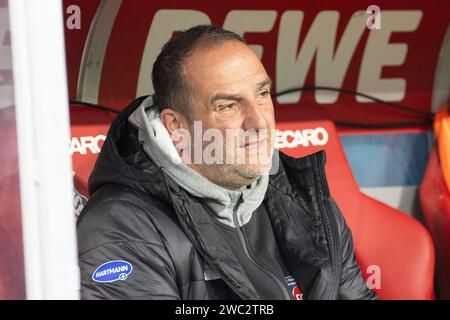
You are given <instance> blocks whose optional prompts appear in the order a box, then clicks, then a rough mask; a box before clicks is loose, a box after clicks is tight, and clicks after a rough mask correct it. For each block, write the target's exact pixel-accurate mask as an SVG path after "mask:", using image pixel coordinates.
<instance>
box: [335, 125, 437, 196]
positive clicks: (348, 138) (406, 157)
mask: <svg viewBox="0 0 450 320" xmlns="http://www.w3.org/2000/svg"><path fill="white" fill-rule="evenodd" d="M340 140H341V143H342V145H343V147H344V151H345V154H346V156H347V159H348V161H349V164H350V166H351V168H352V171H353V175H354V176H355V179H356V181H357V182H358V185H359V187H360V188H367V187H386V186H417V185H419V184H420V182H421V181H422V177H423V174H424V171H425V168H426V165H427V162H428V156H429V153H430V151H431V148H432V144H433V133H432V132H431V131H430V132H420V133H400V134H398V133H389V134H362V135H341V136H340Z"/></svg>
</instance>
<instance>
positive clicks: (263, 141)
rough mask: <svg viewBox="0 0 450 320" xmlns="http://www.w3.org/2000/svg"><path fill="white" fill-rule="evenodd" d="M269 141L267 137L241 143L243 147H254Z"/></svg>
mask: <svg viewBox="0 0 450 320" xmlns="http://www.w3.org/2000/svg"><path fill="white" fill-rule="evenodd" d="M266 142H267V138H265V139H261V140H258V141H251V142H247V143H245V144H243V145H241V148H248V149H254V148H258V147H260V146H262V145H264V144H265V143H266Z"/></svg>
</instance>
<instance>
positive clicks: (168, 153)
mask: <svg viewBox="0 0 450 320" xmlns="http://www.w3.org/2000/svg"><path fill="white" fill-rule="evenodd" d="M146 109H147V111H146ZM129 122H130V123H131V124H132V125H133V126H134V127H136V128H137V129H138V137H139V142H140V143H141V144H142V146H143V148H144V151H145V152H146V153H147V155H148V156H149V157H150V158H151V159H152V160H153V162H154V163H155V164H156V165H157V166H158V167H160V168H164V169H165V171H166V172H167V173H168V175H169V176H170V177H171V178H172V179H174V180H175V181H176V182H177V183H178V185H179V186H180V187H182V188H183V189H185V190H186V191H187V192H189V193H190V194H191V195H193V196H195V197H198V198H202V199H203V200H204V203H205V204H206V206H207V207H208V208H209V209H210V211H212V213H213V214H214V216H215V217H216V218H217V219H218V220H219V221H220V222H222V223H224V224H226V225H228V226H231V227H236V226H235V223H234V220H233V211H234V209H235V206H236V205H237V203H238V201H239V198H240V197H241V195H242V200H241V201H240V203H239V206H238V207H237V208H236V214H237V221H238V223H239V226H243V225H245V224H246V223H247V222H249V221H250V219H251V217H252V214H253V212H254V211H255V210H256V208H258V207H259V205H260V204H261V203H262V201H263V199H264V195H265V193H266V190H267V185H268V181H269V177H268V174H265V175H262V176H261V177H260V178H259V179H258V180H257V181H256V183H254V184H253V185H252V186H251V187H250V188H243V189H240V190H235V191H232V190H228V189H225V188H222V187H220V186H218V185H216V184H215V183H213V182H211V181H209V180H208V179H206V178H204V177H203V176H201V175H200V174H199V173H197V172H196V171H194V170H192V169H191V168H189V167H188V166H187V165H185V164H184V163H183V162H182V160H181V158H180V156H179V154H178V152H177V150H176V148H175V145H174V144H173V142H172V139H171V138H170V134H169V132H168V131H167V129H166V128H165V127H164V125H163V123H162V122H161V120H160V117H159V111H158V108H157V107H155V106H153V99H152V97H151V96H149V97H148V98H146V99H145V100H144V101H143V102H142V104H141V105H140V106H139V107H138V108H137V109H136V111H134V112H133V113H132V114H131V116H130V117H129Z"/></svg>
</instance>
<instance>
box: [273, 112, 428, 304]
mask: <svg viewBox="0 0 450 320" xmlns="http://www.w3.org/2000/svg"><path fill="white" fill-rule="evenodd" d="M276 120H277V129H278V130H281V131H283V130H292V131H295V130H304V129H317V128H322V129H325V131H326V133H327V135H328V141H327V143H326V144H325V145H322V146H321V145H316V146H313V145H311V144H309V145H306V143H305V146H299V147H296V148H284V149H281V150H282V151H284V152H285V153H287V154H289V155H291V156H295V157H301V156H305V155H308V154H311V153H314V152H317V151H319V150H322V149H324V150H325V151H326V154H327V163H326V172H327V178H328V183H329V186H330V191H331V194H332V196H333V198H334V199H335V201H336V202H337V204H338V206H339V208H340V210H341V211H342V213H343V215H344V217H345V219H346V221H347V224H348V225H349V227H350V229H351V230H352V234H353V239H354V243H355V251H356V256H357V260H358V263H359V264H360V266H361V270H362V272H363V275H364V277H365V278H366V279H367V278H369V281H368V282H369V283H371V284H372V285H374V286H375V288H374V290H375V291H376V292H377V294H378V296H379V297H380V299H434V286H433V276H434V259H435V253H434V247H433V242H432V239H431V237H430V235H429V233H428V231H427V230H426V229H425V227H424V226H423V225H422V224H421V223H419V222H418V221H417V220H416V219H414V218H412V217H411V216H408V215H407V214H405V213H403V212H401V211H399V210H397V209H394V208H392V207H390V206H388V205H386V204H384V203H382V202H380V201H377V200H375V199H373V198H371V197H369V196H367V195H365V194H363V193H362V192H361V191H360V190H359V188H358V185H357V183H356V181H355V179H354V177H353V174H352V171H351V168H350V166H349V164H348V162H347V159H346V156H345V154H344V151H343V148H342V145H341V143H340V141H339V137H338V134H337V131H336V127H335V125H334V123H333V122H332V121H331V120H329V118H328V117H327V114H326V112H325V111H324V110H323V109H321V108H320V107H316V106H314V107H311V108H308V107H300V106H298V105H280V106H277V107H276ZM320 131H323V130H316V132H320ZM280 136H281V134H280ZM318 141H319V142H320V143H321V144H322V143H323V139H318ZM368 165H370V164H368ZM377 273H379V276H380V277H379V279H376V278H374V275H376V274H377ZM377 280H380V281H379V282H377Z"/></svg>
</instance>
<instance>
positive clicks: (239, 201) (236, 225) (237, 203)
mask: <svg viewBox="0 0 450 320" xmlns="http://www.w3.org/2000/svg"><path fill="white" fill-rule="evenodd" d="M241 200H242V194H241V196H240V197H239V200H238V201H237V202H236V205H235V206H234V208H233V221H234V225H235V228H236V231H237V233H238V236H239V240H240V241H241V244H242V247H243V248H244V252H245V254H246V255H247V257H248V258H249V260H250V261H251V262H253V263H254V264H255V265H256V266H257V267H258V268H259V269H261V270H262V271H264V272H265V273H266V274H267V275H269V277H270V278H272V280H273V281H274V282H275V283H276V284H277V286H279V287H280V288H281V291H282V293H283V296H284V298H285V299H286V300H291V296H290V294H289V292H288V291H287V289H286V287H285V285H284V284H283V283H282V282H281V281H280V279H279V278H278V277H277V276H276V275H275V274H273V273H272V271H270V270H269V269H268V268H266V267H264V266H263V265H262V264H260V263H258V262H257V261H256V260H255V259H254V258H253V257H252V255H251V254H250V252H249V250H248V247H247V243H246V241H245V237H244V234H243V232H242V230H241V227H240V226H239V223H238V219H237V209H238V207H239V204H240V203H241Z"/></svg>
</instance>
